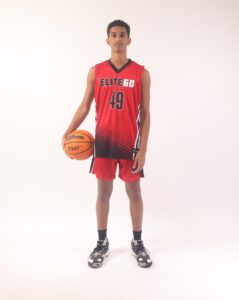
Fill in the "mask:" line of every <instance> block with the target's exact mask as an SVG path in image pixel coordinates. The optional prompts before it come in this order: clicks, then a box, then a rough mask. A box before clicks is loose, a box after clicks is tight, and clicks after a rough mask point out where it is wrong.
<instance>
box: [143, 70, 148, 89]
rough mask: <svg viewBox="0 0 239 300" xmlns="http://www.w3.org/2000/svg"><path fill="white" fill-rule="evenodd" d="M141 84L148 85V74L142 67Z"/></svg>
mask: <svg viewBox="0 0 239 300" xmlns="http://www.w3.org/2000/svg"><path fill="white" fill-rule="evenodd" d="M142 85H143V86H149V85H150V74H149V71H148V70H147V69H145V68H144V70H143V73H142Z"/></svg>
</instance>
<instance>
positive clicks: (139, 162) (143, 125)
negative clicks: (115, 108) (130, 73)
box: [132, 70, 150, 173]
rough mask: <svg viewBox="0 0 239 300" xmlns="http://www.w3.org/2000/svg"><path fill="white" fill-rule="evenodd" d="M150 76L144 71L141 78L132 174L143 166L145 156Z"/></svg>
mask: <svg viewBox="0 0 239 300" xmlns="http://www.w3.org/2000/svg"><path fill="white" fill-rule="evenodd" d="M149 103H150V75H149V72H148V71H147V70H144V72H143V76H142V99H141V110H140V149H139V152H138V153H137V155H136V157H135V160H134V164H133V169H134V171H132V173H138V172H140V171H141V170H142V168H143V166H144V164H145V156H146V151H147V143H148V137H149V128H150V111H149Z"/></svg>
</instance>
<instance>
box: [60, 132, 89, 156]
mask: <svg viewBox="0 0 239 300" xmlns="http://www.w3.org/2000/svg"><path fill="white" fill-rule="evenodd" d="M64 151H65V153H66V155H67V156H69V157H70V158H74V159H78V160H84V159H87V158H89V157H90V156H91V155H92V154H93V151H94V137H93V136H92V134H90V133H89V132H88V131H86V130H75V131H72V132H71V133H70V134H69V135H68V136H67V138H66V140H65V144H64Z"/></svg>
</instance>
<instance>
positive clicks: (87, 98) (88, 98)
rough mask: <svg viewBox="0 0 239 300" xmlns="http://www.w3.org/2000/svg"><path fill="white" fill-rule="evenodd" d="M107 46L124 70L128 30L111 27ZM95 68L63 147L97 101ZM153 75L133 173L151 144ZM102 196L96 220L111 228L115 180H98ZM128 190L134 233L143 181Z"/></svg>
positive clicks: (145, 86)
mask: <svg viewBox="0 0 239 300" xmlns="http://www.w3.org/2000/svg"><path fill="white" fill-rule="evenodd" d="M106 43H107V44H108V45H109V47H110V49H111V58H110V59H111V62H112V63H113V64H114V65H115V66H116V68H118V69H119V68H121V67H122V66H123V65H125V64H126V63H127V61H128V58H127V47H128V46H129V45H130V43H131V38H129V37H128V35H127V32H126V29H125V28H124V27H120V26H114V27H112V28H111V30H110V33H109V36H108V38H107V39H106ZM94 80H95V78H94V67H92V68H91V69H90V70H89V72H88V75H87V86H86V90H85V94H84V97H83V100H82V102H81V104H80V106H79V107H78V109H77V111H76V112H75V114H74V116H73V119H72V121H71V123H70V125H69V126H68V128H67V130H66V132H65V133H64V135H63V137H62V146H63V147H64V142H65V139H66V137H67V135H68V134H70V133H71V132H72V131H73V130H76V129H77V128H78V127H79V126H80V125H81V123H82V122H83V121H84V119H85V118H86V116H87V115H88V113H89V111H90V107H91V104H92V101H93V99H94ZM149 104H150V75H149V72H148V71H147V70H144V71H143V75H142V99H141V127H140V128H141V132H140V134H141V146H140V150H139V152H138V153H137V155H136V157H135V159H134V164H133V170H132V173H138V172H140V171H141V170H142V168H143V166H144V164H145V158H146V151H147V142H148V136H149V128H150V112H149ZM97 182H98V194H97V201H96V217H97V225H98V229H100V230H103V229H106V228H107V222H108V215H109V201H110V197H111V194H112V191H113V181H106V180H102V179H99V178H97ZM125 190H126V193H127V195H128V198H129V202H130V214H131V221H132V227H133V230H135V231H139V230H142V219H143V201H142V195H141V188H140V180H138V181H137V182H125Z"/></svg>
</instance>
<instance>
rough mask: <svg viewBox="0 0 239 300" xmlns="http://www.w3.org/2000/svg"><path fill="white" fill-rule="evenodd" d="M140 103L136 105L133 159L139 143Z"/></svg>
mask: <svg viewBox="0 0 239 300" xmlns="http://www.w3.org/2000/svg"><path fill="white" fill-rule="evenodd" d="M140 110H141V109H140V104H139V106H138V116H137V119H136V124H137V134H136V139H135V143H134V151H133V159H134V158H135V156H136V154H137V151H138V149H139V145H140Z"/></svg>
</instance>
